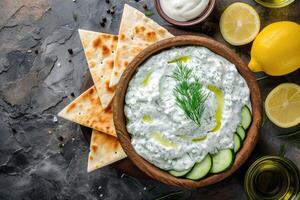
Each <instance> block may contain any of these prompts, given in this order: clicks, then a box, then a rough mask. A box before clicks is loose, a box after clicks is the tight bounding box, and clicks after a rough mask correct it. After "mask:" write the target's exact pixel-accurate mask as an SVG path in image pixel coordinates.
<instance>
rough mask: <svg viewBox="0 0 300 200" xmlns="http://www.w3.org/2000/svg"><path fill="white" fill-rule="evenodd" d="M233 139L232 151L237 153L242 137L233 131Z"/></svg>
mask: <svg viewBox="0 0 300 200" xmlns="http://www.w3.org/2000/svg"><path fill="white" fill-rule="evenodd" d="M233 141H234V148H233V151H234V153H237V152H238V151H239V150H240V148H241V146H242V139H241V138H240V136H239V135H238V134H236V133H235V134H234V136H233Z"/></svg>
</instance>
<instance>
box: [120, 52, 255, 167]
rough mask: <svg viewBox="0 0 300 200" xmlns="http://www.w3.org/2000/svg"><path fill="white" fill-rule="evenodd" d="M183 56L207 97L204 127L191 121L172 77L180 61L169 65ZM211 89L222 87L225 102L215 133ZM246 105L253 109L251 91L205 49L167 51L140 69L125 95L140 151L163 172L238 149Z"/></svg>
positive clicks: (222, 60) (131, 130)
mask: <svg viewBox="0 0 300 200" xmlns="http://www.w3.org/2000/svg"><path fill="white" fill-rule="evenodd" d="M182 56H185V57H188V58H189V59H186V60H185V61H184V64H185V65H186V66H187V67H189V68H190V69H192V74H193V75H195V76H196V77H197V78H198V79H199V80H200V81H201V83H202V84H203V88H204V91H205V93H206V94H207V95H208V97H207V100H206V101H205V111H204V113H203V115H202V118H201V126H200V127H199V126H197V125H196V124H195V123H194V122H193V121H192V120H191V119H189V118H187V117H186V115H185V114H184V112H183V110H182V109H181V108H180V107H179V106H178V105H177V104H176V100H175V97H174V95H173V89H174V87H175V86H176V81H175V80H174V79H173V78H171V77H170V75H171V74H172V72H173V71H174V69H175V68H176V63H168V61H170V60H174V59H176V58H179V57H182ZM209 85H214V86H215V87H217V88H219V89H220V90H221V91H222V93H223V99H224V101H223V109H222V114H221V117H220V118H221V126H220V128H219V129H218V130H217V131H214V132H212V129H214V127H216V123H217V122H216V110H217V106H218V101H217V96H216V94H215V93H214V92H212V91H211V90H209V89H208V88H209V87H208V86H209ZM244 105H248V107H249V108H250V92H249V88H248V86H247V84H246V82H245V80H244V79H243V78H242V76H241V75H240V74H239V73H238V71H237V70H236V68H235V66H234V64H232V63H230V62H229V61H228V60H226V59H225V58H223V57H221V56H219V55H217V54H215V53H213V52H212V51H210V50H209V49H207V48H205V47H200V46H184V47H176V48H171V49H168V50H164V51H162V52H160V53H158V54H156V55H154V56H152V57H151V58H149V59H148V60H147V61H145V62H144V63H143V64H142V65H141V66H140V67H139V68H138V70H137V72H136V74H135V75H134V76H133V78H132V79H131V81H130V83H129V86H128V89H127V92H126V98H125V108H124V111H125V116H126V118H127V131H128V132H129V133H130V134H131V137H132V140H131V141H132V145H133V147H134V149H135V150H136V152H137V153H138V154H140V155H141V156H142V157H144V158H145V159H146V160H148V161H149V162H151V163H153V164H154V165H156V166H158V167H159V168H161V169H164V170H172V169H174V170H177V171H182V170H185V169H189V168H191V167H192V166H193V165H194V164H195V163H196V162H199V161H201V160H202V159H203V158H204V157H205V156H206V155H207V154H208V153H216V152H218V150H221V149H226V148H233V135H234V132H235V130H236V128H237V126H238V124H239V122H240V112H241V108H242V107H243V106H244ZM203 136H206V138H205V139H203V140H200V141H199V140H197V141H195V140H194V139H195V138H196V139H197V138H201V137H203Z"/></svg>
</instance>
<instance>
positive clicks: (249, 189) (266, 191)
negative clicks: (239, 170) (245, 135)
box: [245, 156, 300, 200]
mask: <svg viewBox="0 0 300 200" xmlns="http://www.w3.org/2000/svg"><path fill="white" fill-rule="evenodd" d="M299 181H300V179H299V172H298V169H297V167H296V166H295V165H294V164H293V163H292V162H291V161H290V160H288V159H286V158H282V157H277V156H266V157H262V158H260V159H259V160H257V161H256V162H254V163H253V164H252V165H251V167H250V168H249V169H248V171H247V173H246V177H245V191H246V194H247V195H248V197H249V199H251V200H252V199H253V200H256V199H268V200H297V197H296V196H297V194H298V192H299V187H300V186H299Z"/></svg>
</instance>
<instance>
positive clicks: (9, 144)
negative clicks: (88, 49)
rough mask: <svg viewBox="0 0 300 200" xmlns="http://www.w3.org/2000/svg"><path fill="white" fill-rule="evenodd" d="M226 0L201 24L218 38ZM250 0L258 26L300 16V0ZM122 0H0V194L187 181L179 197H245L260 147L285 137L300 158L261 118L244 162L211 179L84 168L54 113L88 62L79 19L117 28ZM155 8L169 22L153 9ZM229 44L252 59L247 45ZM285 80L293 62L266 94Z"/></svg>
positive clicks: (153, 191) (126, 195)
mask: <svg viewBox="0 0 300 200" xmlns="http://www.w3.org/2000/svg"><path fill="white" fill-rule="evenodd" d="M126 2H128V3H129V4H130V5H133V6H134V7H137V8H138V9H140V10H143V5H144V4H145V3H146V2H147V4H148V7H149V8H150V9H152V10H154V7H153V3H152V1H151V0H149V1H140V2H138V3H136V2H135V1H134V0H131V1H126ZM230 2H234V1H228V0H226V1H221V0H218V1H217V6H216V9H215V10H214V12H213V15H212V16H211V18H210V19H209V20H208V21H207V22H206V23H205V24H204V25H203V26H202V27H199V31H202V32H204V33H207V34H209V35H211V36H213V37H214V38H216V39H217V40H219V41H221V42H224V41H223V40H222V38H221V36H220V33H219V31H218V24H217V21H218V18H219V16H220V13H221V11H222V10H223V9H224V8H225V7H226V6H227V5H229V3H230ZM244 2H247V1H244ZM248 2H250V3H251V4H252V5H254V6H255V7H256V9H257V11H258V12H259V14H260V16H261V19H262V25H263V26H264V25H266V24H268V23H270V22H274V21H279V20H286V19H290V20H294V21H297V22H298V23H299V22H300V13H299V10H300V1H295V3H293V4H292V5H291V6H289V7H286V8H283V9H263V8H262V7H260V6H258V5H257V4H255V3H254V1H250V0H249V1H248ZM112 4H117V9H116V14H115V15H114V16H113V17H112V18H111V17H110V16H108V17H107V18H108V23H107V25H106V27H105V28H102V27H101V26H100V20H101V17H102V16H106V9H107V8H110V7H111V6H112ZM123 4H124V1H117V0H115V1H111V3H110V4H106V3H105V1H104V0H77V1H76V2H73V1H72V0H60V1H59V0H49V1H47V0H39V1H31V0H0V199H1V200H2V199H3V200H9V199H26V200H27V199H39V200H43V199H53V200H54V199H154V198H156V197H158V196H161V195H164V194H166V193H169V192H171V191H183V196H182V199H212V200H213V199H215V200H217V199H226V200H227V199H230V200H234V199H238V200H241V199H246V197H245V195H244V192H243V176H244V174H245V171H246V169H247V167H248V166H249V164H250V163H251V162H252V161H253V160H255V159H256V158H257V157H259V156H260V155H266V154H277V153H278V151H279V147H280V145H281V144H286V145H285V147H286V155H287V157H288V158H290V159H291V160H292V161H294V162H295V163H296V165H297V166H298V167H300V150H299V149H296V148H295V147H292V146H290V145H288V144H287V143H285V142H283V141H280V140H279V139H278V138H277V137H276V135H277V134H278V133H281V132H286V131H288V130H281V129H279V128H277V127H275V126H274V125H272V124H271V123H270V122H268V121H267V122H266V124H265V126H264V127H263V128H262V130H261V136H260V139H259V143H258V146H257V148H256V150H255V152H254V154H253V155H252V156H251V158H250V159H249V160H248V162H247V163H246V164H245V165H244V166H243V167H242V168H241V169H240V170H239V171H238V172H236V173H235V175H234V176H232V177H230V178H228V179H226V180H225V181H223V182H221V183H218V184H216V185H213V186H210V187H206V188H203V189H197V190H196V189H193V190H188V189H182V188H175V187H169V186H166V185H164V184H161V183H158V182H156V181H153V180H139V179H135V178H132V177H129V176H127V175H123V174H122V173H121V172H118V171H117V170H116V169H114V168H113V167H111V166H108V167H105V168H103V169H101V170H97V171H95V172H93V173H90V174H87V173H86V167H87V166H86V165H87V156H88V146H87V144H86V142H85V140H84V138H83V136H82V134H81V131H80V129H79V126H78V125H76V124H74V123H70V122H67V121H65V120H62V119H58V118H56V113H58V112H59V111H60V110H61V109H62V108H63V107H64V106H66V105H67V104H68V103H69V102H71V101H72V100H73V99H74V98H75V97H76V96H78V95H79V94H80V88H81V87H82V82H83V80H84V76H85V74H86V73H87V72H88V67H87V63H86V60H85V57H84V54H83V50H82V46H81V44H80V40H79V37H78V32H77V29H78V28H83V29H88V30H93V31H99V32H107V33H114V34H117V31H118V26H119V22H120V16H121V11H122V8H123ZM151 18H153V19H154V20H155V21H157V22H159V23H160V24H162V25H165V24H166V22H164V21H163V20H162V19H161V18H160V17H159V16H158V15H157V14H156V12H155V15H153V16H151ZM69 48H72V49H73V51H74V54H73V55H70V54H69V53H68V51H67V49H69ZM231 48H233V47H231ZM36 50H37V51H38V52H36ZM235 50H236V51H237V52H238V53H239V54H240V55H241V56H242V58H243V59H245V61H246V62H248V55H247V54H248V52H249V46H246V47H242V48H235ZM69 60H70V62H69ZM286 81H292V82H296V81H298V83H299V81H300V72H299V70H298V72H295V73H293V74H291V75H289V76H286V77H280V78H268V79H265V80H262V81H260V82H259V84H260V86H261V90H262V94H263V97H264V98H265V96H266V94H267V93H268V92H269V91H270V90H271V89H272V88H274V86H276V85H277V84H279V83H280V82H286ZM298 128H299V127H298ZM60 136H62V138H60Z"/></svg>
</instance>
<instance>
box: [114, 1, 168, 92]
mask: <svg viewBox="0 0 300 200" xmlns="http://www.w3.org/2000/svg"><path fill="white" fill-rule="evenodd" d="M170 37H173V35H172V34H171V33H169V32H168V31H167V30H166V29H165V28H163V27H162V26H160V25H159V24H157V23H156V22H154V21H153V20H152V19H150V18H148V17H146V16H145V15H144V14H143V13H142V12H140V11H138V10H136V9H135V8H133V7H130V6H129V5H127V4H125V6H124V10H123V15H122V19H121V25H120V29H119V41H118V45H117V50H116V56H115V61H114V68H113V72H112V74H111V79H110V83H109V85H110V86H111V87H112V86H115V85H116V84H117V83H118V82H119V79H120V77H121V75H122V73H123V71H124V70H125V69H126V67H127V66H128V64H129V63H130V62H131V61H132V60H133V58H134V57H135V56H136V55H138V54H139V53H140V52H141V51H142V50H143V49H145V48H146V47H147V46H149V45H151V44H153V43H155V42H157V41H159V40H162V39H166V38H170Z"/></svg>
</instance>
